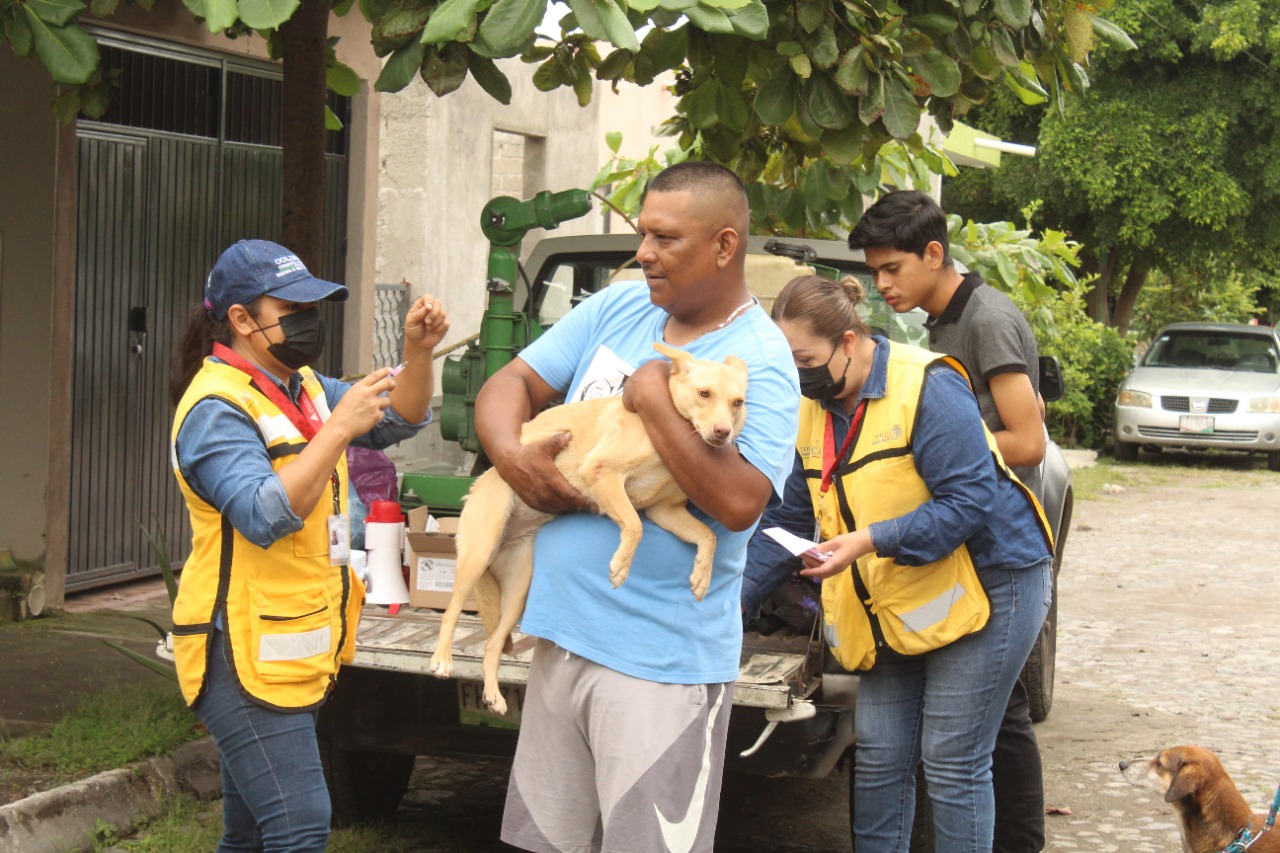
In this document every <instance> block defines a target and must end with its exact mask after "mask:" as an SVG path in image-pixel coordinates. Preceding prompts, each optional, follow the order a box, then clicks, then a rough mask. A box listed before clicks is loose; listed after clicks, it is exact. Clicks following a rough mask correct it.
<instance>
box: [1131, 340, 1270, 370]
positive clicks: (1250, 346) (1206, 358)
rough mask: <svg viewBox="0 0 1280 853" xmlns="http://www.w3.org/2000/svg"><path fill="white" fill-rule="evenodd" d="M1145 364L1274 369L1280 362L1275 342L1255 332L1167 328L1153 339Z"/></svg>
mask: <svg viewBox="0 0 1280 853" xmlns="http://www.w3.org/2000/svg"><path fill="white" fill-rule="evenodd" d="M1142 364H1143V366H1144V367H1201V368H1210V369H1217V370H1241V371H1245V372H1249V373H1275V372H1276V370H1277V365H1280V357H1278V356H1277V353H1276V348H1275V345H1274V344H1273V343H1272V342H1271V341H1270V340H1268V339H1267V338H1263V337H1259V336H1256V335H1233V334H1231V333H1229V332H1213V331H1190V330H1188V331H1176V332H1165V333H1163V334H1161V335H1160V336H1159V337H1158V338H1156V339H1155V341H1153V342H1152V344H1151V348H1150V349H1149V350H1147V354H1146V356H1145V357H1144V358H1143V359H1142Z"/></svg>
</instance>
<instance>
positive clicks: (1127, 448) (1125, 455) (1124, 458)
mask: <svg viewBox="0 0 1280 853" xmlns="http://www.w3.org/2000/svg"><path fill="white" fill-rule="evenodd" d="M1113 452H1114V455H1115V457H1116V461H1117V462H1133V461H1134V460H1136V459H1137V458H1138V445H1136V444H1134V443H1133V442H1130V441H1121V440H1120V439H1118V438H1117V439H1116V440H1115V444H1114V449H1113Z"/></svg>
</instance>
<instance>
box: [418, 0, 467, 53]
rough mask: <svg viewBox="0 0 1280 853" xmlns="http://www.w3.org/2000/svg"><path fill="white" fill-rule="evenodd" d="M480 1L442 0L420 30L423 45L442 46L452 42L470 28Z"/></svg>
mask: <svg viewBox="0 0 1280 853" xmlns="http://www.w3.org/2000/svg"><path fill="white" fill-rule="evenodd" d="M478 5H480V0H444V2H443V3H441V4H440V5H439V6H437V7H436V8H435V11H434V12H432V13H431V17H430V18H428V19H427V25H426V26H425V27H423V28H422V38H421V41H422V43H423V44H442V43H443V42H447V41H454V40H455V39H457V38H458V36H460V35H462V34H463V33H464V32H466V31H467V29H468V28H469V27H470V26H471V19H472V18H474V17H475V14H476V7H477V6H478Z"/></svg>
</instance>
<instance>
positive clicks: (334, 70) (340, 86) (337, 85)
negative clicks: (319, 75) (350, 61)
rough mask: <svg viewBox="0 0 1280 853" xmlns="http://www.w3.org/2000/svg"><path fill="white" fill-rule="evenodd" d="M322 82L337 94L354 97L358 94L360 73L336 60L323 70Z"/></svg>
mask: <svg viewBox="0 0 1280 853" xmlns="http://www.w3.org/2000/svg"><path fill="white" fill-rule="evenodd" d="M324 82H325V85H327V86H328V87H329V88H330V89H332V90H333V91H335V92H337V93H338V94H339V95H343V96H345V97H348V98H354V97H355V96H356V95H358V94H360V75H359V74H357V73H356V72H355V71H352V70H351V68H350V66H347V65H343V64H342V63H341V62H338V61H337V60H334V61H333V62H332V63H331V64H330V65H329V67H327V68H326V69H325V70H324Z"/></svg>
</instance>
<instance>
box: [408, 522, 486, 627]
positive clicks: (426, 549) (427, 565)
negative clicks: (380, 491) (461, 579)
mask: <svg viewBox="0 0 1280 853" xmlns="http://www.w3.org/2000/svg"><path fill="white" fill-rule="evenodd" d="M428 515H429V512H428V509H427V507H425V506H422V507H417V508H416V509H411V510H409V515H408V520H407V521H406V523H405V538H406V539H407V540H408V546H409V552H410V553H409V606H410V607H432V608H435V609H437V610H444V609H445V608H447V607H448V606H449V600H450V599H451V598H453V578H454V572H455V571H456V570H457V566H458V559H457V551H456V550H455V549H454V540H453V538H454V536H456V535H457V533H458V519H456V518H440V519H437V522H438V523H439V525H440V530H439V532H437V533H426V532H424V528H425V527H426V525H427V516H428ZM477 609H478V607H477V606H476V600H475V596H474V595H469V596H467V603H466V604H465V605H463V610H469V611H472V612H474V611H475V610H477Z"/></svg>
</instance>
